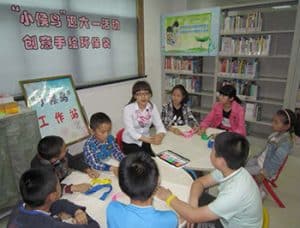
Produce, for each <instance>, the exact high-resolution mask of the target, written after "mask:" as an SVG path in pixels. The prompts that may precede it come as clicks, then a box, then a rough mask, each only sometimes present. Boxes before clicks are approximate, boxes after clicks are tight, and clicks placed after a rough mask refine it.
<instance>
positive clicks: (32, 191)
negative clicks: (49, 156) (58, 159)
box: [19, 168, 61, 209]
mask: <svg viewBox="0 0 300 228" xmlns="http://www.w3.org/2000/svg"><path fill="white" fill-rule="evenodd" d="M19 187H20V192H21V196H22V199H23V201H24V202H25V203H26V205H28V206H29V207H31V208H33V209H34V208H37V207H41V206H45V205H48V206H49V207H50V206H51V204H52V203H53V202H54V201H56V200H58V199H59V197H60V195H61V187H60V184H59V181H58V179H57V177H56V176H55V174H54V172H53V171H52V170H50V169H45V168H42V169H30V170H28V171H26V172H25V173H23V175H22V176H21V179H20V182H19Z"/></svg>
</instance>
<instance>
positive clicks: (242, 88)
mask: <svg viewBox="0 0 300 228" xmlns="http://www.w3.org/2000/svg"><path fill="white" fill-rule="evenodd" d="M226 84H230V85H233V86H234V87H235V89H236V94H237V96H238V97H239V98H241V99H242V100H257V97H258V93H259V86H258V85H257V84H256V82H253V81H244V80H238V79H233V80H223V81H218V85H217V88H218V89H219V88H221V87H222V86H224V85H226Z"/></svg>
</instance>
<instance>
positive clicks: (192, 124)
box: [186, 106, 199, 129]
mask: <svg viewBox="0 0 300 228" xmlns="http://www.w3.org/2000/svg"><path fill="white" fill-rule="evenodd" d="M186 107H187V111H186V115H187V119H188V124H189V126H190V127H192V128H194V129H195V128H197V127H199V123H198V121H197V120H196V118H195V117H194V115H193V113H192V111H191V109H190V107H189V106H186Z"/></svg>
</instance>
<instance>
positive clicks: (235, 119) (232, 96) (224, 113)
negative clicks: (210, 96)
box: [198, 85, 246, 136]
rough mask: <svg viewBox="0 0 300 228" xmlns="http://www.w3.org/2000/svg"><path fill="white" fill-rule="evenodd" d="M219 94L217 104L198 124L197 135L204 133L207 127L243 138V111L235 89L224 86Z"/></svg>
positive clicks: (244, 130) (244, 129)
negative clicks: (234, 133)
mask: <svg viewBox="0 0 300 228" xmlns="http://www.w3.org/2000/svg"><path fill="white" fill-rule="evenodd" d="M219 93H220V96H219V102H217V103H216V104H214V106H213V108H212V110H211V111H210V113H208V114H207V116H206V117H205V118H204V120H203V121H202V122H201V123H200V130H199V131H198V134H202V133H204V132H205V130H206V128H208V127H215V128H220V129H224V130H226V131H230V132H236V133H239V134H241V135H244V136H245V135H246V128H245V109H244V108H243V107H242V106H241V101H240V99H239V98H238V97H237V96H236V90H235V88H234V87H233V86H232V85H225V86H223V87H222V88H221V89H220V91H219Z"/></svg>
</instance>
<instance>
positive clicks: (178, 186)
mask: <svg viewBox="0 0 300 228" xmlns="http://www.w3.org/2000/svg"><path fill="white" fill-rule="evenodd" d="M155 160H156V162H157V165H158V168H159V172H160V177H161V185H162V186H164V187H166V188H169V189H170V190H171V191H172V192H173V193H174V194H175V195H176V196H178V197H179V198H180V199H182V200H184V201H186V202H187V201H188V197H189V192H190V187H191V185H192V183H193V180H192V178H191V177H190V175H189V174H187V173H186V172H185V171H184V170H183V169H181V168H175V167H173V166H171V165H169V164H167V163H165V162H163V161H161V160H160V159H159V158H155ZM99 178H109V179H111V181H112V183H111V184H112V187H113V190H112V192H111V193H110V194H109V195H108V197H107V198H106V200H105V201H101V200H99V197H100V196H101V195H102V194H103V192H105V191H107V188H104V189H103V190H100V191H98V192H96V193H94V194H92V195H89V196H87V195H84V194H82V193H73V194H65V195H64V196H63V197H62V198H64V199H68V200H70V201H72V202H74V203H75V204H78V205H82V206H85V207H86V211H87V213H88V214H89V215H90V216H91V217H92V218H94V219H95V220H96V221H97V222H98V223H99V224H100V226H101V227H102V228H103V227H107V224H106V207H107V205H108V204H109V202H110V201H111V199H112V196H113V195H115V194H116V193H118V195H119V194H120V196H119V197H118V200H119V201H121V202H123V203H129V198H128V197H127V196H125V194H124V193H120V192H121V190H120V187H119V184H118V179H117V178H116V177H115V176H114V175H113V174H112V173H111V172H101V175H100V177H99ZM89 181H90V178H89V177H88V176H87V175H86V174H84V173H81V172H78V171H74V172H72V174H71V175H69V176H68V177H67V178H66V179H65V180H64V181H63V183H65V184H80V183H88V182H89ZM153 205H154V207H155V208H157V209H159V210H170V208H168V207H167V206H166V204H165V202H163V201H161V200H159V199H157V198H154V202H153Z"/></svg>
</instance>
